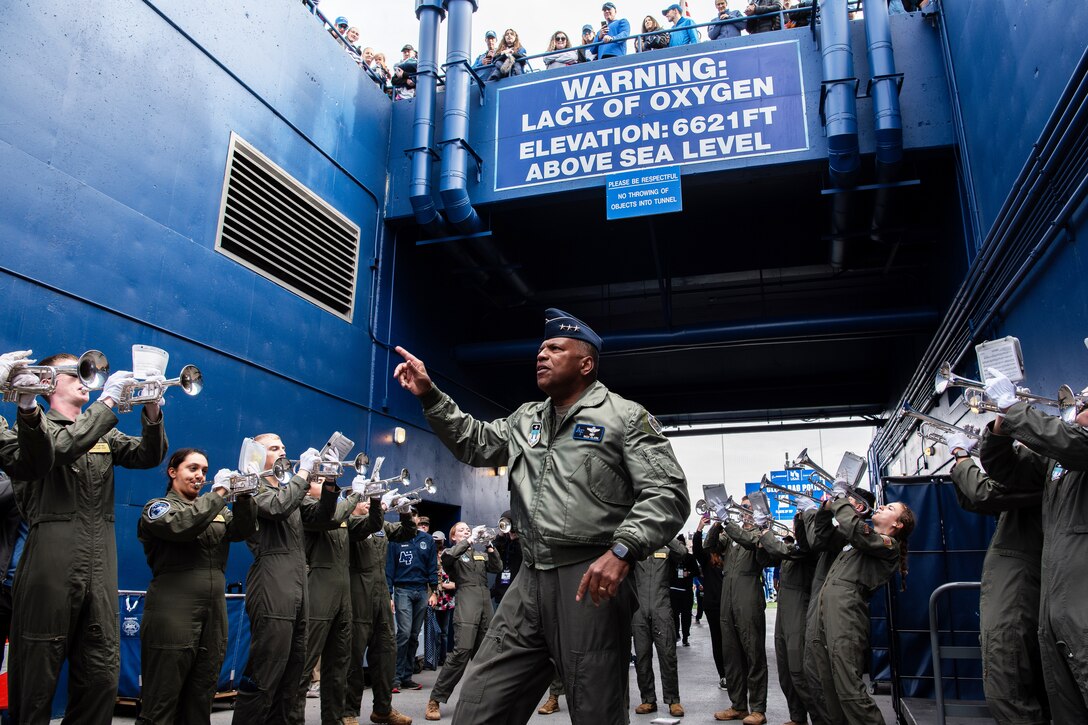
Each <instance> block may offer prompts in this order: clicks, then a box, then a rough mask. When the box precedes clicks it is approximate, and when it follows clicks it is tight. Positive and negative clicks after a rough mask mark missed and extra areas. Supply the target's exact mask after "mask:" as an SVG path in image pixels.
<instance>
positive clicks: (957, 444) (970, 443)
mask: <svg viewBox="0 0 1088 725" xmlns="http://www.w3.org/2000/svg"><path fill="white" fill-rule="evenodd" d="M947 441H948V450H949V451H950V452H955V450H956V449H957V448H961V449H963V452H964V453H970V452H971V449H973V448H974V447H975V446H976V445H978V441H977V440H976V439H974V438H970V437H968V436H965V435H964V434H963V433H955V434H953V435H950V436H948V439H947Z"/></svg>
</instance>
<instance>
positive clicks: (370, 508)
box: [344, 499, 417, 725]
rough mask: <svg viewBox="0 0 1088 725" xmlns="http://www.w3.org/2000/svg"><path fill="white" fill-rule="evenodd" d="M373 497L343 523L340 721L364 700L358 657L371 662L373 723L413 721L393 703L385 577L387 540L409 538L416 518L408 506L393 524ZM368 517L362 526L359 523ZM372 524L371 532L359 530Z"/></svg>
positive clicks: (393, 654)
mask: <svg viewBox="0 0 1088 725" xmlns="http://www.w3.org/2000/svg"><path fill="white" fill-rule="evenodd" d="M382 513H383V512H382V505H381V502H380V501H379V500H378V499H369V500H364V501H361V502H360V503H359V504H358V505H357V506H356V508H355V512H354V514H353V515H352V517H351V519H350V520H349V523H348V530H349V532H350V540H351V551H350V554H349V557H348V564H349V568H350V571H351V617H352V623H351V624H352V630H351V632H352V633H351V662H350V664H349V666H348V684H347V693H346V701H345V703H344V722H345V725H358V718H359V716H360V713H361V710H362V703H363V656H364V655H365V656H366V660H367V662H368V663H369V665H370V682H371V690H373V695H374V706H373V709H372V710H371V713H370V721H371V722H373V723H377V724H378V725H412V718H410V717H408V716H407V715H404V714H402V713H400V712H398V711H397V710H395V709H394V708H393V671H394V669H396V666H397V645H396V641H395V640H394V638H393V600H392V599H391V598H390V597H389V587H388V585H387V583H386V579H385V557H386V552H387V550H388V548H389V542H390V541H395V542H401V541H411V540H412V539H414V538H415V536H416V531H417V529H416V522H415V518H414V517H413V516H412V513H411V511H410V510H408V509H405V510H404V511H403V512H402V513H401V514H400V521H399V522H398V523H392V522H389V521H385V520H384V519H383V518H382ZM364 521H369V522H370V523H369V525H368V526H367V527H366V528H363V526H362V523H363V522H364ZM371 528H373V531H374V533H372V534H369V535H365V534H364V532H365V531H368V530H370V529H371Z"/></svg>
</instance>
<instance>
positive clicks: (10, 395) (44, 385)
mask: <svg viewBox="0 0 1088 725" xmlns="http://www.w3.org/2000/svg"><path fill="white" fill-rule="evenodd" d="M22 373H30V374H32V375H37V376H38V378H39V380H38V382H37V383H36V384H34V385H20V386H16V385H15V384H14V380H15V378H16V377H18V376H19V375H21V374H22ZM58 375H75V376H76V377H78V378H79V382H80V384H81V385H82V386H83V387H85V388H87V389H88V390H98V389H99V388H101V387H102V386H103V385H105V384H106V378H108V377H109V375H110V363H109V361H108V360H107V359H106V356H105V355H103V354H102V353H101V352H99V351H98V350H88V351H87V352H85V353H83V354H82V355H80V356H79V360H78V361H77V362H75V363H72V364H70V365H17V366H15V367H14V368H12V370H11V374H10V375H9V376H8V379H7V380H3V381H0V392H2V393H3V395H4V402H5V403H12V402H15V398H16V397H17V396H19V395H26V394H29V393H33V394H34V395H52V394H53V393H54V392H55V391H56V389H57V376H58Z"/></svg>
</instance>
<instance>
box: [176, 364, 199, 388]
mask: <svg viewBox="0 0 1088 725" xmlns="http://www.w3.org/2000/svg"><path fill="white" fill-rule="evenodd" d="M178 385H179V386H180V387H181V389H182V391H183V392H184V393H185V394H186V395H200V391H201V390H203V389H204V373H202V372H200V368H198V367H197V366H196V365H186V366H185V367H183V368H182V369H181V374H180V375H179V376H178Z"/></svg>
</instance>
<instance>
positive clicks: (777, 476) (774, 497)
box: [744, 469, 820, 523]
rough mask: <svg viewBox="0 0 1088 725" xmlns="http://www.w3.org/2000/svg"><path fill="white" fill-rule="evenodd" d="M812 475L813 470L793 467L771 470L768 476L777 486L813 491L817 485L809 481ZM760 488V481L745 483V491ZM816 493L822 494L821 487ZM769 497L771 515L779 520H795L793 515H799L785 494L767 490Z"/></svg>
mask: <svg viewBox="0 0 1088 725" xmlns="http://www.w3.org/2000/svg"><path fill="white" fill-rule="evenodd" d="M811 475H812V471H808V470H801V469H793V470H789V471H770V472H768V473H767V476H768V477H769V478H770V479H771V483H773V484H775V485H776V486H782V487H783V488H788V489H789V490H791V491H800V492H802V493H809V494H811V493H813V489H815V488H816V487H815V486H813V485H812V483H811V482H810V481H809V476H811ZM758 490H759V484H758V483H746V484H744V493H745V494H746V495H747V494H750V493H752V492H753V491H758ZM815 494H816V495H817V496H819V495H820V491H819V489H816V491H815ZM767 498H768V499H769V500H770V502H771V516H773V517H774V518H775V519H777V520H778V521H785V522H787V523H788V522H789V521H792V520H793V517H794V516H796V515H797V509H796V508H795V507H794V506H791V505H790V503H789V500H788V499H787V498H786V496H785V495H784V494H780V493H778V492H776V491H767Z"/></svg>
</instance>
